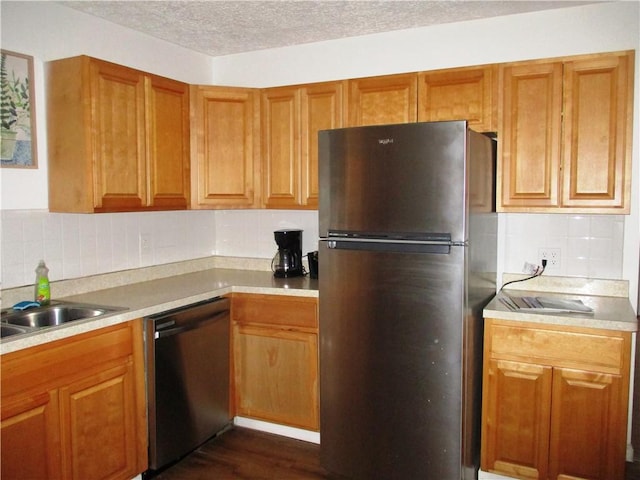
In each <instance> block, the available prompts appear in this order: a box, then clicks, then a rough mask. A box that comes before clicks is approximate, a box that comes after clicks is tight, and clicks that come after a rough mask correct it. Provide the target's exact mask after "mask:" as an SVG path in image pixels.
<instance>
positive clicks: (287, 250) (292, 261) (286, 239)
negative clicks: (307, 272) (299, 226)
mask: <svg viewBox="0 0 640 480" xmlns="http://www.w3.org/2000/svg"><path fill="white" fill-rule="evenodd" d="M273 236H274V238H275V240H276V243H277V244H278V251H277V252H276V254H275V256H274V257H273V260H272V261H271V270H273V275H274V276H275V277H280V278H284V277H299V276H300V275H304V270H303V269H302V230H276V231H275V232H273Z"/></svg>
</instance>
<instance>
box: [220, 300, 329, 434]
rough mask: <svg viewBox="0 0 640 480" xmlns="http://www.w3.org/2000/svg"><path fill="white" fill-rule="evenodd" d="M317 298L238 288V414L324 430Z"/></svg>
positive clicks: (235, 328) (235, 322)
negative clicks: (250, 293) (319, 389)
mask: <svg viewBox="0 0 640 480" xmlns="http://www.w3.org/2000/svg"><path fill="white" fill-rule="evenodd" d="M317 312H318V306H317V299H316V298H308V297H289V296H282V295H249V294H234V295H233V297H232V303H231V315H232V319H233V346H234V347H233V348H234V359H233V361H234V390H235V414H236V415H239V416H243V417H250V418H255V419H259V420H264V421H268V422H274V423H279V424H283V425H288V426H292V427H297V428H304V429H307V430H314V431H318V430H319V423H320V422H319V393H318V313H317Z"/></svg>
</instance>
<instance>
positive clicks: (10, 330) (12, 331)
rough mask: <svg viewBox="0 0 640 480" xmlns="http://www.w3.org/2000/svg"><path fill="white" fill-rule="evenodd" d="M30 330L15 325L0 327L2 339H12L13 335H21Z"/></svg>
mask: <svg viewBox="0 0 640 480" xmlns="http://www.w3.org/2000/svg"><path fill="white" fill-rule="evenodd" d="M27 331H28V330H27V329H25V328H20V327H16V326H15V325H0V337H1V338H4V337H10V336H11V335H20V334H21V333H26V332H27Z"/></svg>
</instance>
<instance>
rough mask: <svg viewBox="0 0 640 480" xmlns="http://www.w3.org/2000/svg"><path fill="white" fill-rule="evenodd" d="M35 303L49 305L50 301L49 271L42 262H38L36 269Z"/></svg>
mask: <svg viewBox="0 0 640 480" xmlns="http://www.w3.org/2000/svg"><path fill="white" fill-rule="evenodd" d="M35 300H36V302H39V303H40V305H49V302H50V301H51V287H50V285H49V269H48V268H47V266H46V265H45V263H44V260H40V263H38V267H37V268H36V295H35Z"/></svg>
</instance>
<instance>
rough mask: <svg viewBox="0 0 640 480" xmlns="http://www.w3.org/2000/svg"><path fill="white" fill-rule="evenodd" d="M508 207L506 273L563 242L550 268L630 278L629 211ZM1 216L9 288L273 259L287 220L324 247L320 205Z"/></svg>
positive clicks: (306, 246)
mask: <svg viewBox="0 0 640 480" xmlns="http://www.w3.org/2000/svg"><path fill="white" fill-rule="evenodd" d="M501 215H502V216H503V220H504V221H503V224H504V225H505V229H504V230H505V231H504V232H503V234H502V235H503V238H502V239H501V244H502V245H503V248H502V251H500V252H498V258H499V259H500V260H501V262H502V265H503V270H504V271H505V272H509V273H521V272H522V268H523V265H524V262H529V263H539V262H540V259H539V251H540V249H541V248H553V249H557V250H558V251H559V253H560V259H559V265H558V266H557V267H555V268H549V267H547V274H548V275H558V276H580V277H590V278H603V279H620V278H621V277H622V250H623V248H622V247H623V232H624V218H625V217H624V216H619V215H564V214H554V215H544V214H501ZM0 219H1V221H2V223H1V230H2V232H1V235H0V250H1V263H0V276H1V278H2V288H13V287H17V286H22V285H29V284H31V283H32V282H33V281H34V280H35V268H36V265H37V263H38V261H39V260H40V259H44V260H45V261H46V262H47V265H48V267H49V269H50V278H51V280H54V281H55V280H62V279H71V278H78V277H84V276H89V275H95V274H100V273H107V272H114V271H120V270H128V269H132V268H139V267H146V266H152V265H161V264H166V263H171V262H177V261H183V260H190V259H195V258H202V257H206V256H209V255H220V256H230V257H252V258H271V257H272V256H273V255H274V253H275V249H276V246H275V242H274V239H273V231H274V230H279V229H282V228H299V229H302V230H303V231H304V232H303V253H307V252H310V251H312V250H316V249H317V248H318V213H317V211H297V210H189V211H176V212H144V213H113V214H94V215H80V214H61V213H49V212H47V211H46V210H2V211H0ZM141 237H142V240H143V241H141ZM143 243H144V244H145V246H143V245H142V244H143ZM499 273H500V272H499Z"/></svg>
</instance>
